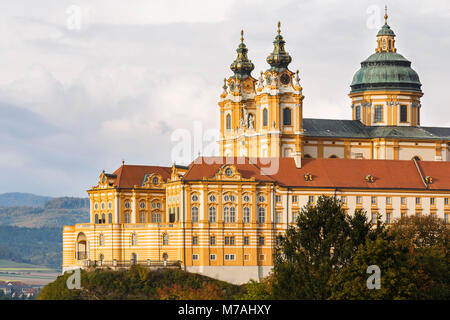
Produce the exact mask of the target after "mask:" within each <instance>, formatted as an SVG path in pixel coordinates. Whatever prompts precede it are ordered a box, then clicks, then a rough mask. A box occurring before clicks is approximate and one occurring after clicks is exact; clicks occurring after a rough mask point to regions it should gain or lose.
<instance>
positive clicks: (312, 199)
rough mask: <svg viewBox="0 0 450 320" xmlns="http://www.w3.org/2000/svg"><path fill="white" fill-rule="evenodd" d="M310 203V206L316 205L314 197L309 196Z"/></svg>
mask: <svg viewBox="0 0 450 320" xmlns="http://www.w3.org/2000/svg"><path fill="white" fill-rule="evenodd" d="M308 203H309V204H312V203H314V196H309V197H308Z"/></svg>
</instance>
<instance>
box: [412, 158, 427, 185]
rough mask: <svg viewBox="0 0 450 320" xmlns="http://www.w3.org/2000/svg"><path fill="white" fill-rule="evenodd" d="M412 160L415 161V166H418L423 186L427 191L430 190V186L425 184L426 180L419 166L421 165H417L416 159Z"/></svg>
mask: <svg viewBox="0 0 450 320" xmlns="http://www.w3.org/2000/svg"><path fill="white" fill-rule="evenodd" d="M412 160H413V162H414V164H415V166H416V169H417V172H418V173H419V176H420V180H422V183H423V185H424V186H425V189H428V184H427V183H426V182H425V179H424V178H423V174H422V171H421V170H420V166H419V164H418V163H417V160H416V158H412Z"/></svg>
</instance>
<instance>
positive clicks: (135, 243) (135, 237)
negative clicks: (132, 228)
mask: <svg viewBox="0 0 450 320" xmlns="http://www.w3.org/2000/svg"><path fill="white" fill-rule="evenodd" d="M131 245H132V246H137V235H136V233H133V234H131Z"/></svg>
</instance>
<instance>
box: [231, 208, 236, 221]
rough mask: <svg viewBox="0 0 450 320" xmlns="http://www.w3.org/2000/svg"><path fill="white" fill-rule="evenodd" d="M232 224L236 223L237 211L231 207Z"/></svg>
mask: <svg viewBox="0 0 450 320" xmlns="http://www.w3.org/2000/svg"><path fill="white" fill-rule="evenodd" d="M230 222H231V223H235V222H236V209H235V208H234V207H230Z"/></svg>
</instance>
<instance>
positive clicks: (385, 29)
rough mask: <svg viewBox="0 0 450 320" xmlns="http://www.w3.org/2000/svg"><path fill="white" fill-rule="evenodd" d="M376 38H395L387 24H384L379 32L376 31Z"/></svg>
mask: <svg viewBox="0 0 450 320" xmlns="http://www.w3.org/2000/svg"><path fill="white" fill-rule="evenodd" d="M378 36H392V37H395V33H394V31H392V29H391V27H389V25H388V24H387V23H385V24H384V25H383V26H382V27H381V29H380V31H378V34H377V37H378Z"/></svg>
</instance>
